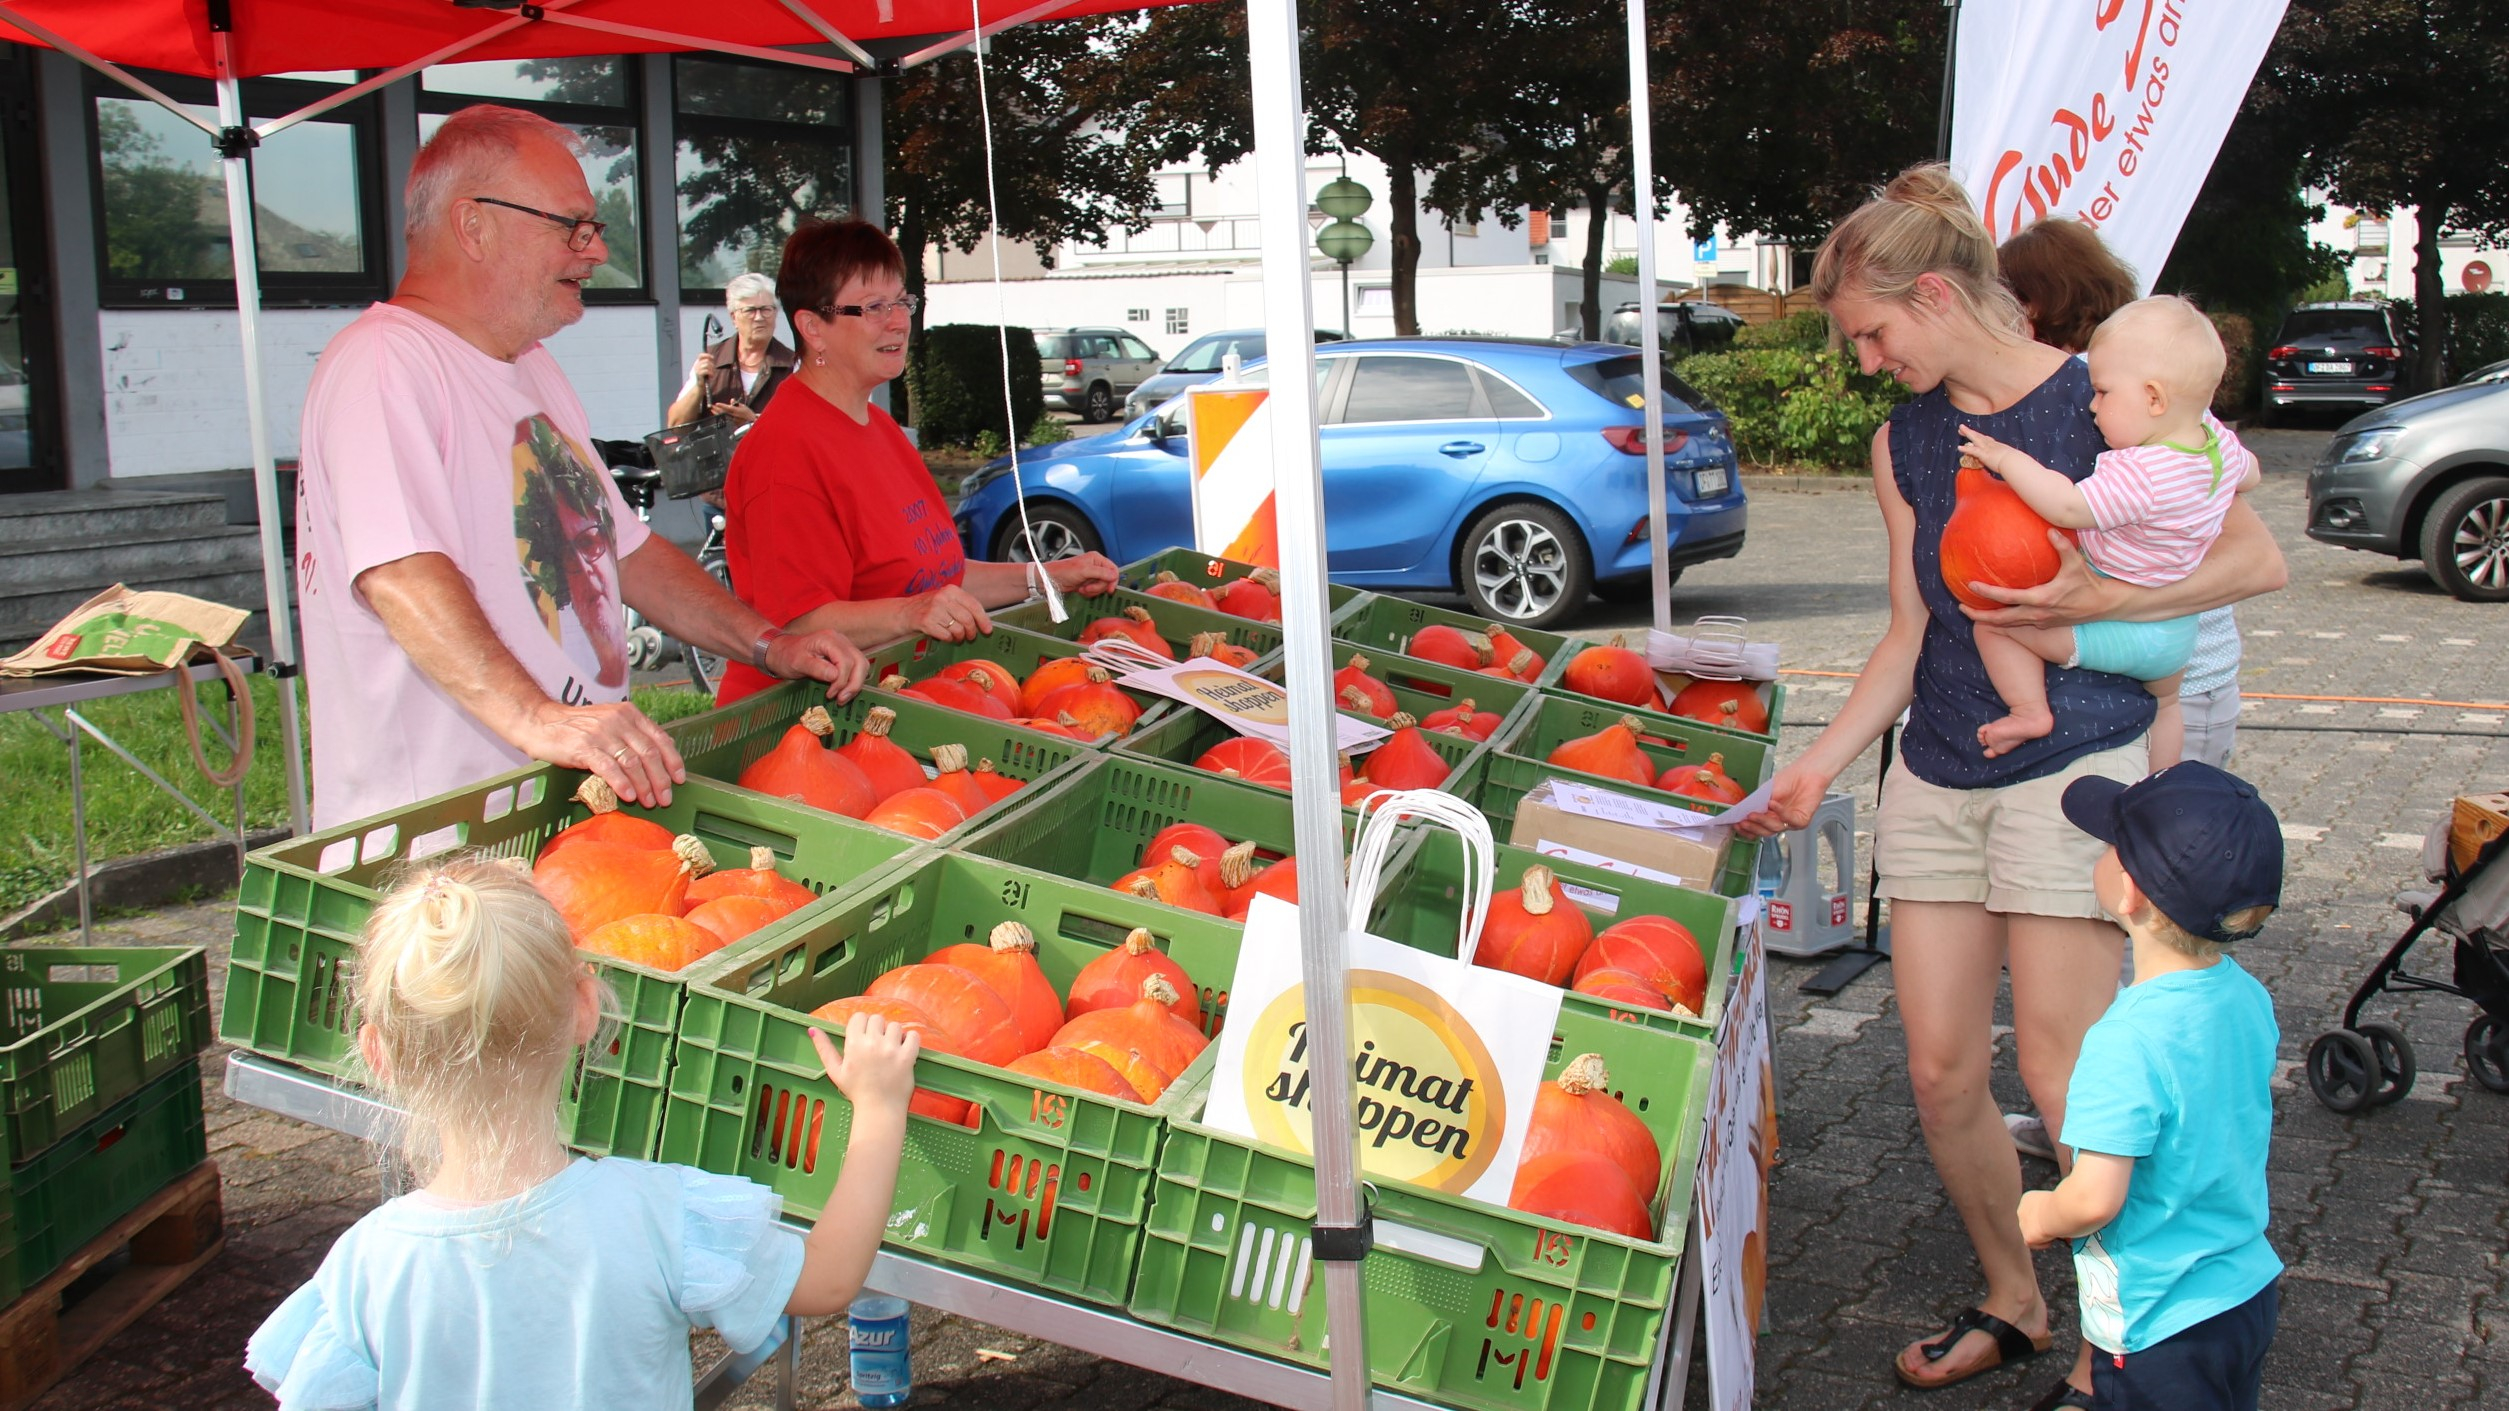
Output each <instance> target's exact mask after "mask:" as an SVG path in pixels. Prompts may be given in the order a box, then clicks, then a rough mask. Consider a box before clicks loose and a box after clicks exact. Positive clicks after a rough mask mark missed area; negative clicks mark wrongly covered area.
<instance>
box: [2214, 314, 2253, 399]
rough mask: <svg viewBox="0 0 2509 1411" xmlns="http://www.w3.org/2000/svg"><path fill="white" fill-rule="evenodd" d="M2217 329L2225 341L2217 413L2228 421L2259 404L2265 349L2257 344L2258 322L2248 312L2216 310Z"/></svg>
mask: <svg viewBox="0 0 2509 1411" xmlns="http://www.w3.org/2000/svg"><path fill="white" fill-rule="evenodd" d="M2205 317H2207V318H2209V319H2211V320H2212V321H2213V331H2214V332H2215V333H2217V334H2220V335H2221V340H2222V380H2221V382H2220V384H2219V385H2218V386H2216V387H2214V388H2213V415H2215V416H2217V417H2220V418H2222V419H2223V420H2224V421H2227V420H2229V419H2230V418H2232V417H2235V416H2238V415H2240V414H2241V413H2243V412H2245V411H2247V410H2248V409H2249V408H2251V407H2253V406H2255V405H2256V388H2257V383H2258V381H2259V380H2260V379H2262V378H2263V376H2264V373H2265V352H2264V350H2263V349H2262V348H2260V347H2258V346H2257V341H2256V325H2255V324H2254V323H2253V322H2251V321H2250V320H2249V318H2248V316H2247V315H2246V314H2230V313H2212V314H2206V315H2205Z"/></svg>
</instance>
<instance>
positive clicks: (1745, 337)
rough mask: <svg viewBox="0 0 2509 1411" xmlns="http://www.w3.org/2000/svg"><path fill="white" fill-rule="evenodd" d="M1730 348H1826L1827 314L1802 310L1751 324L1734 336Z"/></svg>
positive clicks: (1811, 350) (1827, 333)
mask: <svg viewBox="0 0 2509 1411" xmlns="http://www.w3.org/2000/svg"><path fill="white" fill-rule="evenodd" d="M1734 346H1735V347H1737V348H1794V349H1798V350H1800V351H1802V352H1806V353H1817V352H1819V351H1821V350H1822V349H1824V348H1826V347H1828V346H1829V315H1828V314H1825V313H1823V312H1821V311H1820V310H1819V309H1802V310H1798V311H1797V312H1795V313H1791V314H1788V315H1786V316H1785V317H1784V318H1780V319H1771V320H1770V321H1769V322H1767V323H1755V324H1753V325H1751V326H1750V327H1748V328H1746V329H1743V330H1742V331H1741V332H1739V333H1737V334H1735V335H1734Z"/></svg>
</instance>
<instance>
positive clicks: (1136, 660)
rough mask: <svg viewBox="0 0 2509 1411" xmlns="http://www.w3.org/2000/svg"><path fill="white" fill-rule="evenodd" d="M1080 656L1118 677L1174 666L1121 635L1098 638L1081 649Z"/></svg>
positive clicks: (1171, 662) (1173, 663)
mask: <svg viewBox="0 0 2509 1411" xmlns="http://www.w3.org/2000/svg"><path fill="white" fill-rule="evenodd" d="M1080 655H1081V656H1082V657H1083V658H1084V659H1086V660H1088V661H1091V662H1094V663H1096V664H1097V665H1099V666H1103V667H1105V668H1106V669H1107V670H1109V671H1112V672H1114V673H1115V674H1116V675H1117V676H1119V677H1121V676H1130V675H1132V674H1133V673H1135V672H1140V671H1162V670H1165V669H1166V668H1168V667H1171V666H1174V665H1175V664H1176V663H1175V662H1173V661H1170V660H1169V659H1168V658H1166V657H1163V656H1160V655H1159V654H1158V653H1157V652H1154V651H1152V650H1150V649H1149V648H1148V647H1145V646H1143V645H1141V644H1140V643H1139V642H1136V641H1134V640H1132V639H1131V638H1130V637H1126V636H1124V635H1123V634H1122V633H1117V634H1116V635H1114V636H1111V637H1100V638H1099V639H1098V640H1096V641H1094V642H1091V643H1090V644H1089V645H1088V646H1086V647H1084V648H1082V649H1081V653H1080Z"/></svg>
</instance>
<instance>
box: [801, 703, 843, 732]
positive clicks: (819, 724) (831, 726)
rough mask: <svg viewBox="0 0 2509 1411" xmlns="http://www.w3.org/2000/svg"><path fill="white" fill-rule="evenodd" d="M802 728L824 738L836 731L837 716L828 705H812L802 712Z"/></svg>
mask: <svg viewBox="0 0 2509 1411" xmlns="http://www.w3.org/2000/svg"><path fill="white" fill-rule="evenodd" d="M801 728H803V729H804V730H807V731H809V732H810V733H811V734H813V735H816V736H818V737H819V738H820V739H822V740H824V739H826V738H827V737H829V736H830V735H833V734H835V733H836V717H835V716H832V715H830V714H828V708H827V707H826V706H812V707H811V708H810V709H808V710H805V711H803V712H802V713H801Z"/></svg>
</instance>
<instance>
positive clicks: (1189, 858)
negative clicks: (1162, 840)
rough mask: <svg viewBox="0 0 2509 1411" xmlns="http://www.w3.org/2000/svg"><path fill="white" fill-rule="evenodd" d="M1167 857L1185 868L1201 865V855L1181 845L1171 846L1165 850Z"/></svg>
mask: <svg viewBox="0 0 2509 1411" xmlns="http://www.w3.org/2000/svg"><path fill="white" fill-rule="evenodd" d="M1167 855H1168V858H1169V859H1170V860H1171V861H1175V862H1181V863H1183V864H1185V865H1186V866H1187V867H1200V866H1201V865H1202V855H1201V854H1200V853H1197V852H1195V851H1194V850H1193V849H1192V848H1189V847H1186V846H1185V845H1184V844H1183V843H1176V844H1173V845H1171V846H1170V847H1169V848H1168V850H1167Z"/></svg>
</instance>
